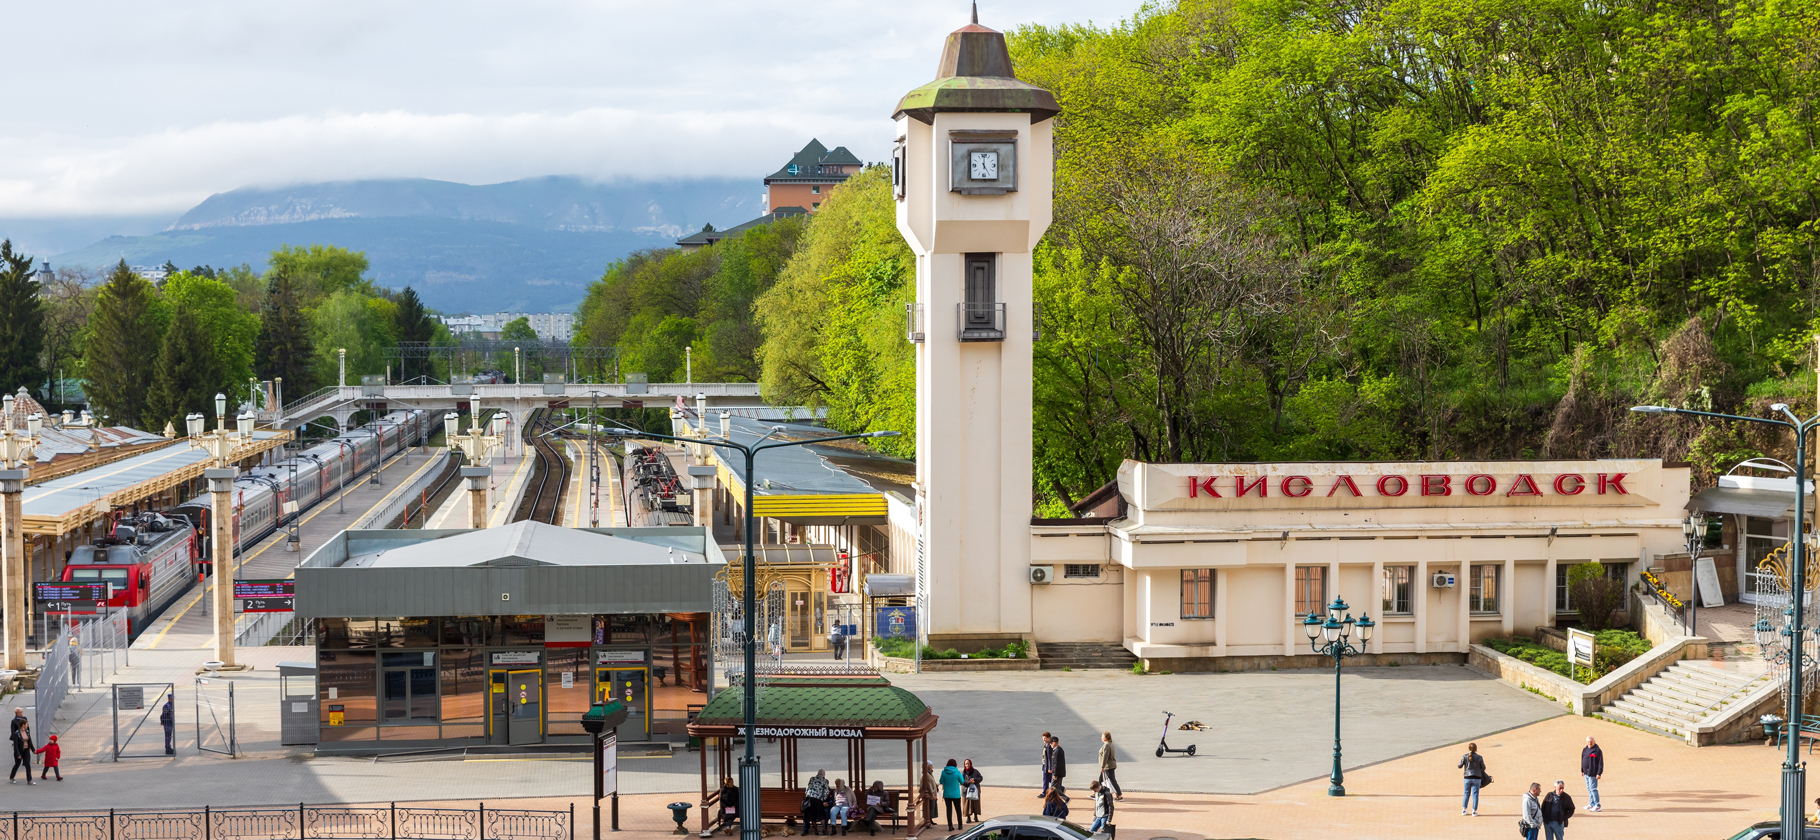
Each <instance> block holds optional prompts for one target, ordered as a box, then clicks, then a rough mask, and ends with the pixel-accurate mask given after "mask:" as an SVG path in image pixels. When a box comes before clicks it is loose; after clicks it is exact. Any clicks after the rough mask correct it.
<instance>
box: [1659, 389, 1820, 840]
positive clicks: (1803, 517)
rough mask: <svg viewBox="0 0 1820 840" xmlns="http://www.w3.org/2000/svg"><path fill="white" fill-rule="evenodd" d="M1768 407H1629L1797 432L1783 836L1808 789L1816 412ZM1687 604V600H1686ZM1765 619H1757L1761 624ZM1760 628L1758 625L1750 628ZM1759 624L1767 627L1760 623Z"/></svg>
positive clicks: (1798, 821) (1797, 830) (1796, 830)
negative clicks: (1806, 708)
mask: <svg viewBox="0 0 1820 840" xmlns="http://www.w3.org/2000/svg"><path fill="white" fill-rule="evenodd" d="M1769 410H1770V411H1772V412H1779V413H1781V414H1782V415H1783V416H1785V417H1787V418H1788V419H1787V420H1778V419H1774V418H1769V417H1744V416H1741V415H1737V414H1721V413H1718V412H1713V411H1694V410H1692V409H1687V408H1673V407H1671V406H1662V405H1639V406H1633V407H1632V408H1631V411H1636V412H1641V413H1643V414H1686V415H1691V416H1694V417H1712V418H1715V419H1719V420H1735V421H1739V422H1743V423H1762V424H1764V425H1766V426H1781V427H1783V428H1785V429H1788V430H1789V431H1792V432H1794V433H1795V528H1794V531H1795V532H1794V534H1793V535H1792V536H1791V537H1790V545H1789V551H1788V554H1789V573H1788V591H1789V610H1788V612H1787V613H1785V616H1786V617H1787V619H1788V626H1787V627H1785V628H1783V629H1782V635H1783V636H1786V637H1787V638H1788V645H1789V656H1788V660H1789V661H1788V708H1787V709H1786V711H1787V714H1785V715H1783V717H1784V718H1785V720H1784V722H1783V725H1785V726H1787V727H1788V728H1789V729H1788V737H1787V738H1785V739H1784V740H1785V741H1786V743H1787V744H1788V757H1787V758H1786V759H1784V760H1783V762H1782V836H1783V837H1805V836H1807V835H1806V834H1805V833H1803V832H1804V831H1805V829H1804V828H1803V826H1802V824H1803V823H1804V822H1806V819H1807V806H1806V804H1805V800H1806V796H1807V794H1806V789H1807V778H1806V776H1807V771H1806V768H1805V767H1804V766H1803V765H1802V763H1801V752H1800V745H1801V739H1800V738H1798V737H1795V736H1797V735H1799V734H1800V729H1799V727H1800V726H1801V705H1802V702H1801V701H1802V697H1801V669H1802V667H1803V666H1804V664H1805V663H1804V662H1803V661H1802V660H1803V659H1804V658H1805V657H1804V655H1803V650H1802V647H1803V645H1802V639H1803V637H1802V635H1801V634H1802V633H1803V632H1804V628H1803V627H1802V626H1801V623H1802V622H1801V619H1802V612H1803V609H1802V607H1803V606H1804V605H1803V604H1802V593H1803V592H1804V591H1806V586H1805V583H1806V581H1807V551H1806V549H1807V533H1806V523H1807V512H1806V510H1805V507H1806V501H1807V433H1808V432H1809V431H1810V430H1812V429H1813V428H1814V427H1815V426H1816V425H1820V415H1816V416H1814V417H1809V418H1808V419H1806V420H1802V419H1801V418H1799V417H1796V416H1795V413H1794V412H1792V411H1789V410H1788V406H1787V405H1786V404H1784V403H1776V404H1775V405H1772V406H1770V407H1769ZM1690 603H1691V601H1690ZM1765 623H1767V622H1763V621H1759V622H1758V625H1759V627H1760V626H1761V625H1763V624H1765ZM1753 629H1759V628H1753ZM1760 629H1768V628H1761V627H1760Z"/></svg>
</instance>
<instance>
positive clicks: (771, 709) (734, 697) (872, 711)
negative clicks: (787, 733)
mask: <svg viewBox="0 0 1820 840" xmlns="http://www.w3.org/2000/svg"><path fill="white" fill-rule="evenodd" d="M789 679H790V678H789V677H787V676H785V677H775V678H773V683H772V684H771V685H767V686H761V687H760V688H759V690H758V723H759V725H760V726H843V727H909V726H916V725H917V724H918V723H919V722H921V721H922V720H924V718H926V717H928V716H929V714H930V712H929V705H928V704H927V703H924V702H923V701H922V699H921V698H919V697H917V696H916V695H915V694H912V693H910V692H909V691H907V690H905V689H902V688H898V687H897V686H894V685H891V684H890V683H889V682H887V681H885V680H884V679H883V678H881V677H846V678H838V677H837V678H816V679H815V680H814V681H813V684H811V683H810V681H806V680H805V681H802V682H795V683H790V682H784V681H786V680H789ZM742 694H743V692H742V691H741V690H740V688H739V687H738V686H734V687H732V688H729V689H727V690H725V691H722V692H720V693H719V694H717V695H715V696H714V699H712V700H709V701H708V704H707V705H706V706H703V707H702V710H701V712H700V713H699V714H697V715H696V717H695V721H694V723H693V724H692V725H697V726H738V725H740V724H741V723H743V722H744V719H745V714H744V710H743V708H742V703H743V700H742Z"/></svg>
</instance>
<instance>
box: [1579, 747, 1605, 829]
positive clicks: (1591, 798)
mask: <svg viewBox="0 0 1820 840" xmlns="http://www.w3.org/2000/svg"><path fill="white" fill-rule="evenodd" d="M1580 775H1581V776H1584V777H1586V810H1588V811H1598V810H1602V809H1601V808H1600V807H1599V777H1600V776H1603V775H1605V750H1603V749H1600V748H1599V742H1598V741H1595V740H1593V736H1591V735H1588V736H1586V746H1585V748H1583V749H1581V750H1580Z"/></svg>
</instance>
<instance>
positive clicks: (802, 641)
mask: <svg viewBox="0 0 1820 840" xmlns="http://www.w3.org/2000/svg"><path fill="white" fill-rule="evenodd" d="M810 599H811V595H810V592H809V590H808V588H807V587H804V588H801V589H796V588H789V589H786V590H785V591H784V600H785V601H786V602H787V603H788V606H787V607H786V611H785V614H786V616H788V619H787V620H786V621H785V622H784V636H785V641H784V644H785V646H787V647H788V648H789V649H790V650H793V651H796V650H808V649H809V644H810V640H811V639H813V638H814V635H813V633H812V632H811V630H810V623H809V622H810V618H811V615H812V612H813V610H812V607H811V605H810Z"/></svg>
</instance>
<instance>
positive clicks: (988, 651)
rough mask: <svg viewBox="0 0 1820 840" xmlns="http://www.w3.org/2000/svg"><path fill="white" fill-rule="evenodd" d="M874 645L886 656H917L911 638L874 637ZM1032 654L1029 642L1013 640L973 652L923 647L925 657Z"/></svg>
mask: <svg viewBox="0 0 1820 840" xmlns="http://www.w3.org/2000/svg"><path fill="white" fill-rule="evenodd" d="M872 646H873V647H875V648H878V652H879V653H882V654H884V655H886V656H893V657H898V658H901V659H914V658H916V643H914V642H912V641H910V640H909V639H880V638H877V637H874V638H873V639H872ZM1029 656H1030V644H1029V643H1028V642H1012V643H1010V644H1008V645H1005V646H1004V647H1002V648H981V649H980V650H978V651H975V652H973V653H961V652H960V651H958V650H955V649H954V648H932V647H928V646H924V647H923V659H925V660H928V659H1026V658H1028V657H1029Z"/></svg>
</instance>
